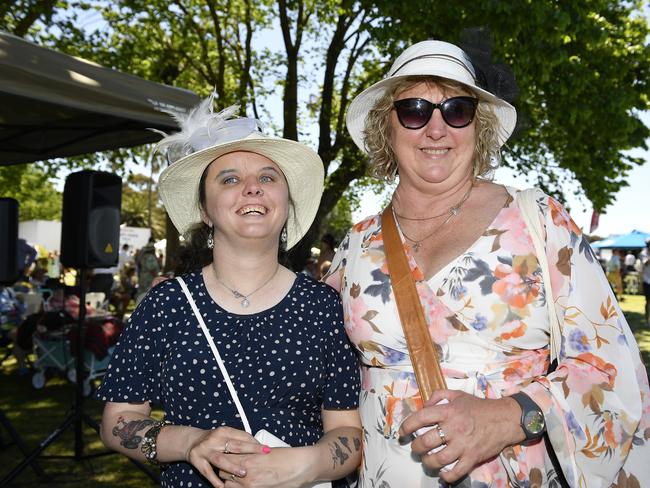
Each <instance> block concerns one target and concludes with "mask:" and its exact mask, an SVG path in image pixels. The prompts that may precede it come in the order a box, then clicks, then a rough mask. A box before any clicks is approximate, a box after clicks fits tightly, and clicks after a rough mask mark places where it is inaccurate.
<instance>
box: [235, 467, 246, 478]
mask: <svg viewBox="0 0 650 488" xmlns="http://www.w3.org/2000/svg"><path fill="white" fill-rule="evenodd" d="M237 476H239V477H240V478H243V477H244V476H246V470H245V469H240V470H239V471H237Z"/></svg>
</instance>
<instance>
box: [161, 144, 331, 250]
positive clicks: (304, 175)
mask: <svg viewBox="0 0 650 488" xmlns="http://www.w3.org/2000/svg"><path fill="white" fill-rule="evenodd" d="M235 151H248V152H253V153H256V154H260V155H262V156H265V157H267V158H269V159H270V160H271V161H273V162H274V163H275V164H277V165H278V166H279V168H280V170H281V171H282V173H283V174H284V176H285V178H286V180H287V184H288V186H289V196H290V199H291V202H292V204H293V205H292V206H290V208H289V218H288V220H287V224H286V228H287V241H286V249H291V248H292V247H293V246H295V245H296V244H297V243H298V241H300V239H302V237H303V236H304V235H305V233H306V232H307V231H308V230H309V227H310V226H311V224H312V222H313V221H314V218H315V217H316V212H317V211H318V205H319V203H320V199H321V196H322V194H323V181H324V178H325V175H324V167H323V161H322V160H321V158H320V156H319V155H318V154H317V153H316V152H315V151H314V150H312V149H310V148H309V147H307V146H305V145H303V144H301V143H299V142H296V141H291V140H288V139H282V138H279V137H271V136H265V135H264V134H262V133H261V132H253V133H251V134H249V135H247V136H246V137H244V138H242V139H236V140H231V141H228V142H224V143H221V144H216V145H214V146H211V147H207V148H205V149H202V150H200V151H197V152H195V153H192V154H190V155H188V156H185V157H183V158H181V159H179V160H178V161H176V162H174V163H172V164H170V165H169V166H168V167H167V168H166V169H165V170H164V171H163V172H162V173H161V175H160V179H159V182H158V188H159V193H160V197H161V199H162V201H163V204H164V205H165V209H166V210H167V213H168V214H169V218H170V219H171V221H172V222H173V223H174V226H175V227H176V229H177V230H178V232H179V233H181V234H182V235H184V236H186V235H187V233H188V231H189V230H191V228H192V227H193V226H195V225H196V224H200V223H201V222H202V219H201V208H200V205H199V183H200V180H201V175H202V174H203V172H204V171H205V169H206V168H207V167H208V166H209V165H210V163H212V162H213V161H214V160H215V159H217V158H218V157H220V156H223V155H224V154H228V153H231V152H235ZM291 207H293V208H291Z"/></svg>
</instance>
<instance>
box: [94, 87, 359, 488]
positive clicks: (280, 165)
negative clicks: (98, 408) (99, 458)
mask: <svg viewBox="0 0 650 488" xmlns="http://www.w3.org/2000/svg"><path fill="white" fill-rule="evenodd" d="M212 104H213V99H212V97H210V98H209V99H207V100H206V101H205V102H203V104H201V105H200V106H199V107H198V108H196V109H194V110H193V111H192V112H191V114H190V116H189V117H190V120H191V122H192V123H191V127H190V125H188V124H186V123H183V125H182V127H183V130H182V131H181V133H180V134H176V135H172V136H168V138H167V139H164V140H163V141H162V144H171V143H172V142H173V141H176V143H177V144H178V146H176V145H174V146H172V147H171V148H170V150H169V151H168V155H173V154H178V153H180V154H181V156H180V157H181V159H179V160H176V161H174V162H172V163H171V164H170V165H169V166H168V167H167V169H165V171H163V173H162V174H161V176H160V180H159V192H160V195H161V198H162V201H163V203H164V205H165V209H166V210H167V213H168V214H169V216H170V218H171V220H172V222H173V223H174V225H175V226H176V228H177V229H178V231H179V233H181V234H182V235H183V236H185V246H186V247H185V248H184V249H185V253H184V254H183V258H184V259H182V260H181V261H180V265H181V268H182V269H179V270H177V271H178V272H177V277H180V278H181V279H182V281H180V280H178V279H168V280H166V281H164V282H162V283H160V284H159V285H157V286H156V287H155V288H153V289H151V290H150V291H149V293H147V294H146V296H145V297H144V298H143V299H142V301H141V302H140V304H139V305H138V306H137V308H136V310H135V312H134V313H133V315H131V318H130V319H129V323H128V325H127V326H126V328H125V330H124V332H123V333H122V336H121V337H120V342H119V344H118V345H117V348H116V350H115V352H114V355H113V358H112V361H111V363H110V366H109V368H108V371H107V373H106V375H105V377H104V381H103V383H102V385H101V387H100V389H99V391H98V396H99V398H100V399H101V400H103V401H106V402H107V403H106V406H105V409H104V414H103V416H102V431H101V436H102V440H103V441H104V443H105V444H106V445H107V446H108V447H110V448H112V449H116V450H118V451H120V452H122V453H124V454H126V455H127V456H129V457H131V458H134V459H137V460H140V461H143V460H145V459H146V460H149V461H152V462H163V463H168V465H167V467H166V469H164V470H163V472H162V483H161V486H163V487H174V488H177V487H193V488H201V487H208V486H214V487H223V486H225V487H228V488H230V487H232V488H234V487H238V486H259V487H271V486H275V487H284V488H292V487H293V488H295V487H301V486H307V485H309V486H311V485H312V484H313V483H314V482H316V481H317V480H320V481H324V480H332V479H338V478H342V477H344V476H345V475H347V474H349V473H351V472H352V471H354V470H355V469H356V467H357V466H358V464H359V461H360V459H361V430H360V422H359V417H358V412H357V405H358V398H359V377H358V366H357V362H356V358H355V356H354V352H353V351H352V348H351V347H350V346H349V344H348V341H347V338H346V336H345V332H344V330H343V317H342V314H341V305H340V300H339V298H338V295H337V294H336V292H335V291H334V290H332V289H331V288H329V287H328V286H327V285H325V284H323V283H320V282H317V281H315V280H313V279H311V278H308V277H307V276H305V275H303V274H300V273H299V274H295V273H293V272H292V271H291V270H289V269H287V268H286V267H284V266H282V265H281V264H280V261H279V254H280V251H281V250H288V249H291V248H292V247H293V246H294V245H295V244H297V242H298V241H299V240H300V239H301V238H302V237H303V236H304V234H305V232H306V231H307V230H308V229H309V227H310V226H311V224H312V221H313V219H314V217H315V215H316V211H317V209H318V205H319V201H320V196H321V194H322V191H323V176H324V175H323V163H322V161H321V159H320V158H319V157H318V154H316V153H315V152H314V151H313V150H311V149H309V148H308V147H307V146H304V145H302V144H299V143H297V142H295V141H290V140H286V139H279V138H273V137H268V136H265V135H263V134H262V133H261V131H260V129H259V127H260V124H259V122H258V121H257V120H255V119H247V118H238V119H232V118H231V116H232V114H234V113H235V112H236V111H237V110H236V107H234V108H230V109H226V110H225V111H223V112H219V113H213V111H212ZM177 148H178V149H180V151H176V150H175V149H177ZM151 247H153V246H151ZM151 255H152V259H153V260H155V256H153V254H151ZM182 287H184V288H182ZM183 290H184V291H183ZM193 310H195V311H194V312H193ZM195 314H196V315H198V316H199V317H201V319H202V320H203V321H204V324H201V322H200V321H199V320H198V318H197V316H196V315H195ZM210 340H213V342H212V343H210ZM218 355H220V356H222V358H223V363H224V364H225V369H226V371H225V372H224V373H223V374H224V375H226V376H227V377H231V378H232V383H233V384H234V388H235V390H236V395H237V397H238V398H239V401H240V402H241V404H242V408H243V411H244V412H245V413H246V417H247V418H248V420H249V422H250V427H249V428H248V429H246V424H245V423H243V416H242V415H240V414H238V411H237V409H236V408H235V406H234V405H233V397H234V395H232V396H231V393H230V392H229V388H228V387H227V386H226V385H225V381H224V380H223V377H222V375H221V374H220V372H219V367H218V363H219V360H218V359H217V358H218ZM152 404H159V405H160V406H161V407H162V409H163V411H164V413H165V420H164V421H162V422H161V421H156V420H154V419H153V418H152V417H151V410H152ZM260 429H265V430H267V431H269V432H270V433H271V434H273V435H275V436H276V437H277V438H281V439H282V440H284V441H285V442H286V443H287V444H289V445H290V446H291V447H285V448H270V447H269V446H268V445H263V444H260V442H258V441H257V439H256V438H254V437H253V435H252V433H254V432H258V431H259V430H260Z"/></svg>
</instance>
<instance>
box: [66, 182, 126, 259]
mask: <svg viewBox="0 0 650 488" xmlns="http://www.w3.org/2000/svg"><path fill="white" fill-rule="evenodd" d="M121 206H122V179H121V178H120V177H119V176H116V175H114V174H112V173H106V172H102V171H90V170H85V171H79V172H77V173H71V174H70V175H69V176H68V178H67V179H66V180H65V188H64V189H63V216H62V218H61V221H62V225H61V263H62V264H63V265H64V266H68V267H71V268H106V267H110V266H115V265H116V264H117V259H118V254H119V247H120V208H121Z"/></svg>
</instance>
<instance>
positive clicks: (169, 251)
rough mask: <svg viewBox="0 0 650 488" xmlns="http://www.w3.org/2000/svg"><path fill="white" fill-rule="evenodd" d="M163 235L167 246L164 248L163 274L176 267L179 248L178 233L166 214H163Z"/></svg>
mask: <svg viewBox="0 0 650 488" xmlns="http://www.w3.org/2000/svg"><path fill="white" fill-rule="evenodd" d="M165 234H166V236H167V245H166V248H165V270H164V271H165V273H167V272H169V271H173V270H174V267H175V266H176V262H175V261H176V255H177V253H178V248H179V247H180V240H179V238H178V231H177V230H176V227H174V224H173V223H172V221H171V219H170V218H169V215H168V214H167V212H165Z"/></svg>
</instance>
